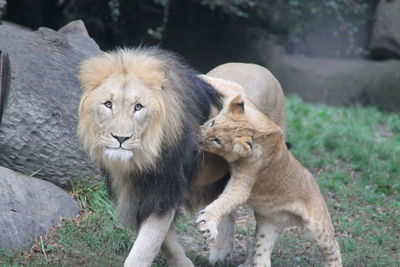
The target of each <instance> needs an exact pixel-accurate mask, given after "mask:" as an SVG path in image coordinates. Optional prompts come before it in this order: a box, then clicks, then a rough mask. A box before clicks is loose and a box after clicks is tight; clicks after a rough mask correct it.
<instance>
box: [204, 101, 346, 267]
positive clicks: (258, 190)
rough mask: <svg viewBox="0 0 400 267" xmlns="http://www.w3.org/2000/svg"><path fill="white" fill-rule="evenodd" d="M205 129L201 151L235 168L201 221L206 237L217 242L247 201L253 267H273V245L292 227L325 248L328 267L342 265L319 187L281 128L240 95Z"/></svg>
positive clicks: (206, 125)
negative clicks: (253, 224) (252, 224)
mask: <svg viewBox="0 0 400 267" xmlns="http://www.w3.org/2000/svg"><path fill="white" fill-rule="evenodd" d="M211 125H212V126H211ZM201 129H202V144H201V146H202V148H203V149H204V150H206V151H209V152H212V153H216V154H218V155H220V156H222V157H224V158H225V159H226V160H227V161H228V162H229V164H230V169H231V179H230V181H229V182H228V185H227V186H226V188H225V190H224V192H223V193H222V194H221V195H220V196H219V197H218V199H217V200H215V201H214V202H212V203H211V204H210V205H209V206H207V207H206V208H205V209H204V210H203V211H202V212H201V213H200V216H199V218H198V220H197V222H198V225H199V228H200V230H201V231H202V232H203V234H204V236H205V237H207V238H211V239H213V238H215V237H216V236H217V234H218V230H217V226H218V223H219V221H220V218H221V216H224V215H226V214H229V213H231V212H232V211H233V210H235V209H237V208H238V206H240V205H242V204H244V203H245V202H247V203H249V204H250V205H251V206H252V207H253V209H254V212H255V216H256V220H257V232H256V237H255V253H254V255H253V257H252V263H253V265H254V266H270V254H271V251H272V248H273V245H274V243H275V241H276V239H277V238H278V236H279V234H280V232H281V231H282V230H283V229H284V228H286V227H289V226H301V227H304V229H305V230H306V232H308V233H309V234H310V236H311V237H312V238H313V239H314V240H315V241H316V242H317V245H318V246H319V248H320V249H321V251H322V253H323V255H324V258H325V265H326V266H341V265H342V264H341V256H340V250H339V246H338V244H337V242H336V240H335V237H334V230H333V226H332V223H331V219H330V215H329V212H328V209H327V207H326V204H325V201H324V199H323V197H322V195H321V193H320V191H319V187H318V185H317V183H316V182H315V180H314V178H313V176H312V175H311V173H310V172H309V171H308V170H307V169H305V168H304V167H303V166H302V165H301V164H300V163H299V162H298V161H297V160H296V159H295V158H294V157H293V156H292V154H291V153H290V152H289V151H288V150H287V148H286V145H285V142H284V139H283V133H282V130H281V129H280V127H279V126H277V125H276V124H275V123H274V122H272V121H271V120H270V119H269V118H268V117H267V116H265V115H264V114H263V113H261V112H260V111H258V110H257V109H255V108H254V107H252V106H251V105H247V104H246V101H244V103H243V99H242V97H240V96H237V97H235V98H234V99H233V100H232V101H231V102H230V103H229V104H228V105H226V106H225V108H224V110H223V111H222V112H221V113H220V114H218V115H217V116H216V117H215V118H213V119H211V120H210V121H209V122H207V123H205V124H204V125H203V126H202V127H201ZM216 138H217V139H216Z"/></svg>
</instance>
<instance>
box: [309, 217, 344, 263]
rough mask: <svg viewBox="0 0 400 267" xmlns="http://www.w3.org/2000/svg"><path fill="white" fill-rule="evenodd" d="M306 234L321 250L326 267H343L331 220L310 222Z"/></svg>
mask: <svg viewBox="0 0 400 267" xmlns="http://www.w3.org/2000/svg"><path fill="white" fill-rule="evenodd" d="M305 230H306V234H307V235H309V236H311V237H312V238H313V239H314V240H315V242H316V243H317V246H318V247H319V249H320V250H321V253H322V254H323V257H324V263H325V264H324V265H325V267H341V266H342V257H341V254H340V248H339V244H338V242H337V241H336V239H335V236H334V231H333V226H332V222H331V220H330V218H329V217H328V218H326V219H325V220H324V221H321V220H319V221H318V220H313V219H311V220H309V221H308V222H307V223H306V224H305Z"/></svg>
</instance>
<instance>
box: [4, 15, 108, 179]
mask: <svg viewBox="0 0 400 267" xmlns="http://www.w3.org/2000/svg"><path fill="white" fill-rule="evenodd" d="M0 48H1V50H3V51H4V52H7V53H8V57H9V61H10V69H11V73H10V75H9V76H11V78H10V80H9V82H8V84H9V88H8V90H7V91H8V93H7V95H8V97H7V99H6V105H5V107H4V109H3V118H2V121H1V124H0V151H1V153H0V166H4V167H8V168H11V169H13V170H16V171H18V172H20V173H25V174H32V173H35V177H38V178H43V179H47V180H50V181H52V182H53V183H55V184H57V185H61V186H64V187H65V186H68V184H69V181H70V179H73V178H80V179H85V178H91V177H93V173H94V169H95V168H94V166H93V165H92V163H91V161H90V160H89V158H88V156H87V155H86V153H84V152H83V151H82V149H81V145H80V144H79V142H78V139H77V137H76V126H77V121H78V118H77V112H78V104H79V98H80V95H81V89H80V88H79V84H78V80H77V71H78V65H79V63H80V62H81V60H83V59H84V58H87V57H88V56H91V55H95V54H98V53H100V52H101V51H100V48H99V47H98V45H97V44H96V43H95V42H94V41H93V40H92V39H91V38H89V36H88V35H87V32H86V29H85V26H84V25H83V22H82V21H75V22H71V23H70V24H69V25H67V26H65V27H63V28H62V29H61V30H60V31H59V32H57V31H54V30H51V29H48V28H40V29H39V30H37V31H35V32H29V31H24V30H21V29H19V28H16V27H13V26H11V25H1V26H0Z"/></svg>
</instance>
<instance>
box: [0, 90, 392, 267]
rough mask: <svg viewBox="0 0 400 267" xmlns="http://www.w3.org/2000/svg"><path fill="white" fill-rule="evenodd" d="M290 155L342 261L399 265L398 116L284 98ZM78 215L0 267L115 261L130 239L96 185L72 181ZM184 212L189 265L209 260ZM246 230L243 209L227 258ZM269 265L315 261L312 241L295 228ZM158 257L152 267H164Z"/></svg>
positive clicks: (237, 259)
mask: <svg viewBox="0 0 400 267" xmlns="http://www.w3.org/2000/svg"><path fill="white" fill-rule="evenodd" d="M287 111H288V112H287V118H288V130H287V137H288V138H287V139H288V141H290V142H291V143H293V148H292V153H293V154H294V155H295V156H296V157H297V158H298V159H299V160H300V162H302V163H303V164H304V165H305V166H306V167H308V168H309V169H310V170H311V171H312V172H313V173H314V174H315V176H316V178H317V181H318V183H319V185H320V187H321V190H322V193H323V194H324V196H325V199H326V201H327V203H328V206H329V210H330V212H331V215H332V218H333V221H334V225H335V229H336V236H337V238H338V241H339V243H340V247H341V250H342V255H343V263H344V265H345V266H400V251H399V250H400V194H399V193H400V115H398V114H385V113H381V112H379V111H377V110H376V109H374V108H362V107H351V108H334V107H328V106H325V105H310V104H305V103H304V102H302V101H301V100H300V99H298V98H296V97H289V98H288V100H287ZM73 194H74V196H75V197H76V198H77V199H78V200H79V201H80V203H81V207H82V214H81V215H80V216H78V217H77V218H75V219H74V220H65V221H63V222H62V223H60V225H59V226H57V227H55V228H54V229H52V230H51V231H49V232H48V234H47V235H46V236H44V237H42V238H41V239H40V238H39V239H38V240H37V241H36V242H35V243H34V244H33V245H31V247H29V248H27V249H26V250H21V251H13V252H9V251H8V252H7V251H0V266H20V265H28V266H48V265H50V266H82V265H84V266H122V263H123V260H124V258H125V256H126V254H127V253H128V250H129V247H130V246H131V245H132V241H130V234H129V233H128V232H127V231H126V230H124V229H123V228H122V227H121V225H120V224H119V223H118V220H117V219H116V218H115V216H114V214H113V207H112V205H111V204H110V202H109V201H108V200H107V197H106V194H105V190H104V185H103V184H96V185H94V186H90V187H85V186H82V185H76V186H75V189H74V192H73ZM193 220H194V219H193V218H192V217H190V216H188V215H186V216H184V217H183V218H180V219H179V220H178V221H177V222H176V228H177V230H178V233H179V236H180V237H181V241H182V243H183V244H185V248H186V249H187V251H188V252H187V254H188V255H189V257H190V258H191V259H192V260H193V261H194V263H195V265H196V266H210V265H209V264H208V262H207V253H208V249H207V244H206V243H205V242H204V240H203V239H202V238H201V236H200V235H199V233H198V231H197V229H196V228H195V226H194V224H193ZM253 231H254V218H253V215H252V212H251V210H250V209H249V208H248V207H242V208H241V209H240V210H239V214H238V217H237V230H236V240H235V249H234V254H233V257H232V258H231V259H230V260H228V261H226V262H224V263H221V264H219V265H218V266H220V267H222V266H237V265H238V264H239V263H241V262H243V261H244V259H245V254H246V247H247V243H248V242H250V241H251V239H252V238H251V236H252V233H253ZM272 264H273V265H274V266H320V265H321V258H320V254H319V253H318V251H317V249H316V247H315V245H314V244H312V243H311V242H310V241H308V240H306V239H304V238H303V237H302V236H301V235H300V234H299V233H297V232H296V230H289V231H286V232H285V233H284V234H283V235H282V236H281V238H280V239H279V241H278V244H277V245H276V247H275V249H274V252H273V256H272ZM165 265H166V264H165V261H164V260H163V259H162V257H161V256H160V257H158V258H157V260H156V263H155V264H154V266H165Z"/></svg>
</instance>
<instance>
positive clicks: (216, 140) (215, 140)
mask: <svg viewBox="0 0 400 267" xmlns="http://www.w3.org/2000/svg"><path fill="white" fill-rule="evenodd" d="M212 141H213V142H214V143H216V144H217V145H220V144H221V140H219V138H214V139H213V140H212Z"/></svg>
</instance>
